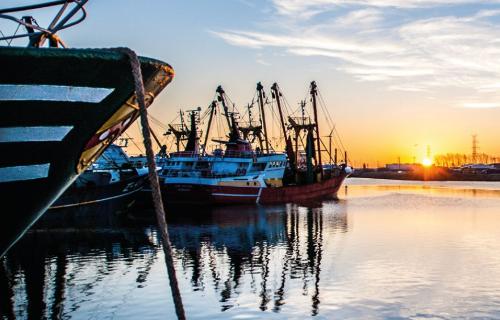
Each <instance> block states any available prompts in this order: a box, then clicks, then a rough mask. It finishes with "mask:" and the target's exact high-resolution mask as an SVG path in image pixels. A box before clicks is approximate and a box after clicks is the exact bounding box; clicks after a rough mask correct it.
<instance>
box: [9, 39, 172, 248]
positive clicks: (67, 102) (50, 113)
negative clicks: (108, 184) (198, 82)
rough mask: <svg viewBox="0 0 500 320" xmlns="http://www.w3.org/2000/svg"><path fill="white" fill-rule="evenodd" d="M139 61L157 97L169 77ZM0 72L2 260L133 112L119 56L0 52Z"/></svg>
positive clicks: (128, 77) (163, 67) (167, 71)
mask: <svg viewBox="0 0 500 320" xmlns="http://www.w3.org/2000/svg"><path fill="white" fill-rule="evenodd" d="M140 61H141V68H142V73H143V80H144V83H145V88H146V92H147V93H148V96H149V97H155V96H156V95H157V94H159V93H160V91H161V90H162V89H163V88H164V87H165V86H166V85H167V84H168V83H169V82H170V81H171V80H172V78H173V70H172V68H171V67H170V66H169V65H168V64H166V63H163V62H161V61H158V60H153V59H147V58H140ZM0 65H1V66H2V71H1V72H0V110H1V113H2V115H1V117H0V155H1V156H0V199H1V206H2V207H1V212H2V214H1V217H0V219H1V220H0V235H1V236H0V255H3V254H4V253H5V252H6V250H7V249H8V248H9V247H10V246H11V245H12V244H13V243H14V242H15V241H16V240H17V239H18V238H19V237H20V236H22V234H23V233H24V232H26V230H27V229H28V228H29V226H31V225H32V224H33V223H34V222H35V221H36V220H37V219H38V218H39V217H40V216H41V215H42V214H43V213H44V211H45V210H46V209H47V208H48V207H49V206H50V205H51V204H52V203H53V202H54V201H55V200H56V199H57V198H58V196H59V195H61V193H62V192H63V191H64V190H65V189H66V188H67V187H68V186H69V185H70V184H71V183H72V182H73V181H74V180H75V179H76V178H77V177H78V175H79V173H80V172H81V171H82V170H84V169H85V167H87V166H88V165H89V164H90V163H91V162H92V161H93V160H95V159H96V158H97V157H98V156H99V155H100V154H101V153H102V152H103V151H104V149H105V148H106V147H107V146H108V145H109V144H110V143H112V141H113V140H115V139H116V138H117V137H118V136H119V135H120V134H121V133H122V132H123V131H124V130H125V129H126V128H127V127H128V126H129V125H130V124H131V123H132V122H133V121H134V120H135V119H136V118H137V117H138V110H137V107H136V105H135V100H134V99H133V95H134V89H133V88H134V87H133V78H132V73H131V70H130V65H129V61H128V58H127V57H126V56H125V55H124V54H123V53H120V52H117V51H112V50H101V49H49V48H47V49H35V48H0ZM148 102H149V103H151V102H152V99H150V101H148Z"/></svg>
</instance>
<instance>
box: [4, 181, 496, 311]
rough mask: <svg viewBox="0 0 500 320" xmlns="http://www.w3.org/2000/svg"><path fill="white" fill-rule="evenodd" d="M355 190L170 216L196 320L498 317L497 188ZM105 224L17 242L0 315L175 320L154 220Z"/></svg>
mask: <svg viewBox="0 0 500 320" xmlns="http://www.w3.org/2000/svg"><path fill="white" fill-rule="evenodd" d="M354 182H355V183H354V184H350V185H349V187H348V188H344V189H343V190H342V192H341V193H340V196H341V198H343V199H342V200H339V201H327V202H323V203H319V204H318V203H316V204H308V205H307V206H304V205H286V206H266V207H253V206H250V207H227V208H218V209H214V210H205V211H200V210H192V211H190V212H189V211H188V212H186V211H187V210H186V209H183V208H181V209H180V211H177V212H173V211H170V212H169V214H170V215H169V219H168V222H169V233H170V236H171V241H172V246H173V249H174V261H175V267H176V269H177V276H178V281H179V285H180V289H181V292H182V295H183V299H184V305H185V308H186V313H187V316H188V318H190V319H193V318H194V319H214V318H217V319H219V318H226V319H234V318H245V319H258V318H266V319H303V318H309V317H317V318H321V319H329V318H342V319H349V318H351V319H360V318H362V319H367V318H372V319H418V318H442V319H454V318H474V317H477V318H500V314H499V313H498V310H500V289H499V288H500V233H499V232H498V230H500V219H499V216H498V212H500V197H497V196H495V195H494V194H495V192H493V191H492V190H490V191H492V193H484V192H482V191H479V192H476V193H475V194H471V193H469V188H468V187H467V186H464V187H463V188H455V190H452V191H450V190H444V191H442V190H441V189H442V188H443V187H440V186H437V187H432V188H430V189H428V187H427V186H425V188H424V187H422V186H412V187H407V186H405V185H404V184H403V185H401V186H397V185H393V186H386V185H362V184H359V181H358V182H356V181H354ZM356 183H358V184H356ZM463 190H465V191H463ZM144 216H147V215H146V214H145V212H142V217H144ZM97 221H98V223H95V221H85V223H84V225H83V226H81V227H79V228H74V227H72V228H61V225H58V226H57V229H52V228H48V225H43V224H40V225H38V226H37V229H36V230H35V231H32V232H30V233H29V234H28V235H27V237H25V238H23V239H22V241H20V242H19V243H18V244H17V245H16V247H15V248H14V249H13V250H12V251H11V252H9V254H8V255H7V257H6V258H5V259H3V260H2V261H1V264H0V268H1V269H0V314H1V316H0V318H4V319H14V318H29V319H40V318H52V319H61V318H62V319H69V318H84V319H87V318H96V319H107V318H120V319H137V318H141V319H158V318H168V319H169V318H172V317H173V316H174V315H175V312H174V308H173V303H172V299H171V297H170V296H169V294H170V290H169V288H168V279H167V275H166V270H165V264H164V259H163V251H162V248H161V242H160V241H159V238H158V234H157V230H156V228H155V227H154V226H153V223H154V221H152V220H148V219H143V218H141V219H140V220H138V219H137V218H135V219H133V220H123V219H113V218H111V217H106V219H103V218H102V217H100V218H98V219H97ZM90 226H92V227H90Z"/></svg>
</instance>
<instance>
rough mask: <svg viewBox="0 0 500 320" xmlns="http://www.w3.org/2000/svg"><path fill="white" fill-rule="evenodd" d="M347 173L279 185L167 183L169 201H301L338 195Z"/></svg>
mask: <svg viewBox="0 0 500 320" xmlns="http://www.w3.org/2000/svg"><path fill="white" fill-rule="evenodd" d="M346 176H347V175H346V174H344V173H341V174H340V175H339V176H336V177H332V178H330V179H327V180H324V181H321V182H317V183H313V184H309V185H300V186H299V185H295V186H285V187H277V188H260V187H252V186H249V187H232V186H212V185H202V184H164V185H163V186H162V193H163V197H164V202H165V203H166V204H192V205H232V204H281V203H293V202H295V203H297V202H305V201H311V200H317V199H322V198H335V197H336V196H337V191H338V190H339V188H340V186H341V185H342V182H343V181H344V179H345V178H346Z"/></svg>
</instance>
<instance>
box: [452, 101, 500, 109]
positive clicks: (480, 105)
mask: <svg viewBox="0 0 500 320" xmlns="http://www.w3.org/2000/svg"><path fill="white" fill-rule="evenodd" d="M461 107H462V108H467V109H492V108H498V107H500V103H496V102H465V103H462V104H461Z"/></svg>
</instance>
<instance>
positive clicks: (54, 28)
mask: <svg viewBox="0 0 500 320" xmlns="http://www.w3.org/2000/svg"><path fill="white" fill-rule="evenodd" d="M87 1H88V0H79V1H75V0H55V1H48V2H44V3H36V4H33V5H26V6H18V7H12V8H0V19H3V20H8V21H11V22H13V23H15V24H17V25H18V27H17V28H16V30H15V31H14V33H13V34H7V35H6V34H4V33H0V41H2V40H3V41H5V42H6V43H7V45H8V46H10V45H11V43H12V41H13V40H15V39H19V38H29V44H28V46H29V47H41V46H42V45H43V44H44V42H45V40H49V45H50V46H51V47H58V46H59V45H61V46H63V47H65V45H64V42H62V40H61V39H60V38H59V37H57V35H56V33H57V32H58V31H61V30H63V29H66V28H69V27H72V26H74V25H76V24H79V23H80V22H82V21H83V20H85V18H86V17H87V12H86V11H85V8H84V5H85V4H86V3H87ZM71 4H72V5H73V6H72V7H71V6H70V5H71ZM54 6H60V9H59V11H58V13H57V14H56V16H55V17H54V18H53V20H52V22H51V23H50V25H49V26H48V27H46V28H43V27H41V26H39V25H38V23H37V22H36V20H35V19H34V18H33V17H31V16H27V15H24V16H22V17H21V18H18V17H15V16H14V15H12V13H20V12H25V11H31V10H36V9H43V8H48V7H54ZM67 9H68V10H69V11H68V12H67V13H66V15H63V13H64V11H66V10H67ZM78 12H80V13H81V15H80V17H78V18H77V19H73V17H74V16H75V14H77V13H78ZM21 27H23V29H25V30H26V31H25V32H23V31H21V30H22V29H21Z"/></svg>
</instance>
